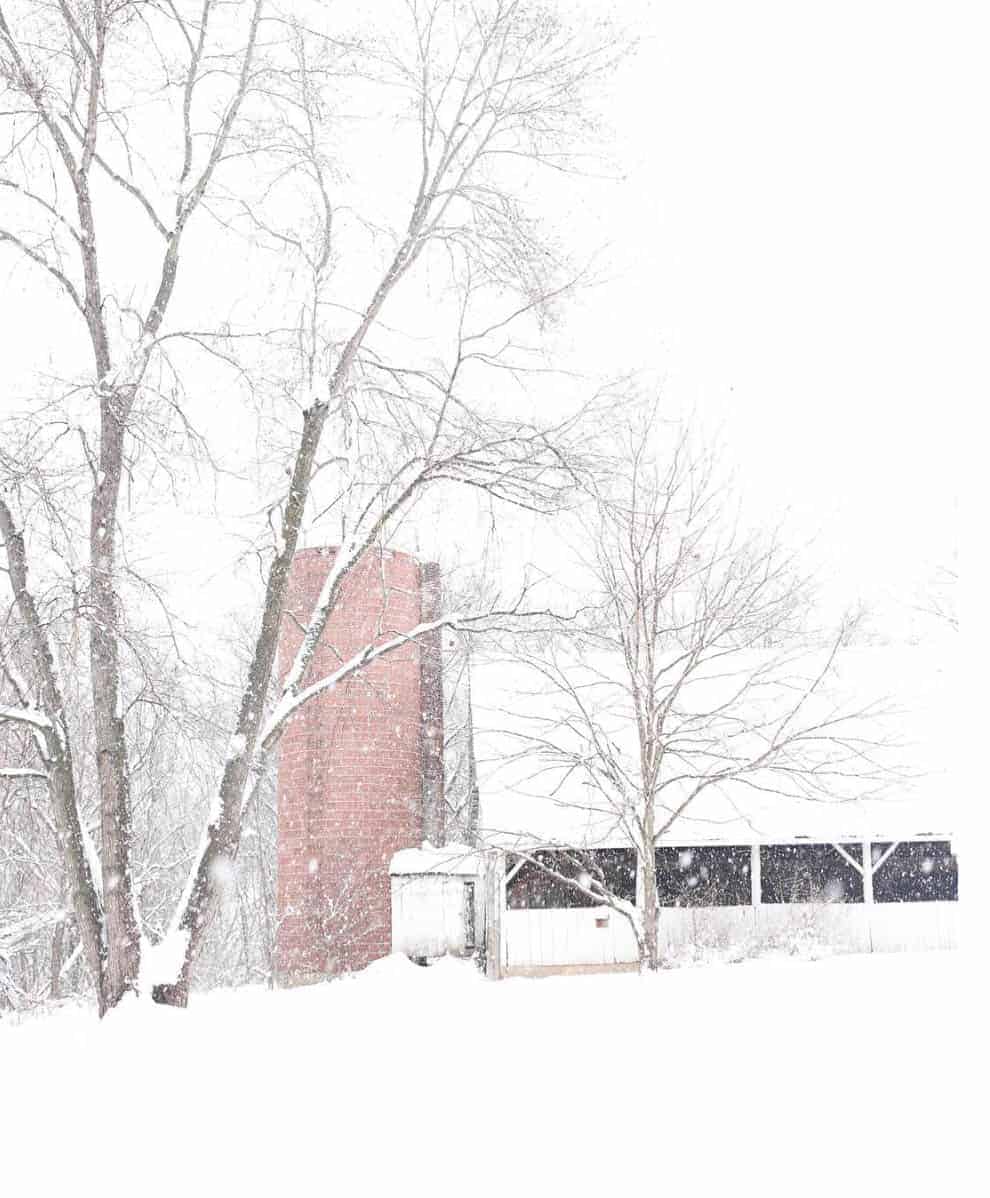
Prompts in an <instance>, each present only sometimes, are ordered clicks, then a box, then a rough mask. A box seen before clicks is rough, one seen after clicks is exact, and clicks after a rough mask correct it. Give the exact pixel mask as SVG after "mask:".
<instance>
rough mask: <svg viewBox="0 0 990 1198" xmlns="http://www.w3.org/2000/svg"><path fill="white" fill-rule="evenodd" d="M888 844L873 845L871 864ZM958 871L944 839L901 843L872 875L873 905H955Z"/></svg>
mask: <svg viewBox="0 0 990 1198" xmlns="http://www.w3.org/2000/svg"><path fill="white" fill-rule="evenodd" d="M890 845H891V842H889V841H888V842H887V843H886V844H883V843H874V844H872V845H871V846H870V853H871V856H872V859H873V863H874V865H876V863H877V862H878V861H880V860H881V858H882V857H883V855H884V853H886V851H887V850H888V849H889V848H890ZM958 897H959V868H958V865H957V863H956V859H955V857H954V856H953V855H952V846H951V845H950V844H949V842H948V841H947V840H917V841H915V840H903V841H901V843H900V844H899V845H897V847H896V848H895V849H894V850H893V852H892V853H891V854H890V856H889V857H888V858H887V859H886V860H885V861H884V862H883V864H882V865H880V866H879V868H878V869H876V871H875V872H874V874H873V901H874V902H875V903H931V902H955V901H956V900H957V899H958Z"/></svg>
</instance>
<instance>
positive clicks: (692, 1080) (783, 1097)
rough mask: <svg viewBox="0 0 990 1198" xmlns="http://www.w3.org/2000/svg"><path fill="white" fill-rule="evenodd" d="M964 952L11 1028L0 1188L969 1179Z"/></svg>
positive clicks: (858, 1186)
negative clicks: (967, 1159) (99, 1022)
mask: <svg viewBox="0 0 990 1198" xmlns="http://www.w3.org/2000/svg"><path fill="white" fill-rule="evenodd" d="M967 960H968V958H967V956H966V955H965V954H963V953H941V954H904V955H897V956H894V955H890V956H873V957H838V958H832V959H829V960H824V961H817V962H808V961H797V960H790V959H785V960H775V961H755V962H749V963H745V964H739V965H722V966H706V967H703V968H685V969H680V970H674V971H671V972H668V973H663V974H661V975H659V976H657V977H653V978H639V977H637V976H635V975H629V974H618V975H607V976H603V975H596V976H582V977H560V978H546V979H541V980H538V981H537V980H523V979H513V980H510V981H506V982H502V983H498V984H495V983H489V982H486V981H485V980H484V979H483V978H482V977H481V976H480V975H479V974H478V973H477V972H476V971H475V970H474V969H473V967H472V966H470V965H464V964H459V963H454V962H452V961H445V962H441V963H440V964H438V965H436V966H433V967H432V968H429V969H422V968H419V967H417V966H415V965H412V964H410V963H409V962H407V961H406V960H405V959H404V958H399V957H391V958H388V959H386V960H384V961H381V962H379V963H377V964H375V965H373V966H372V967H371V968H370V969H368V970H367V971H365V972H364V973H363V974H360V975H358V976H356V977H352V978H348V979H344V980H341V981H338V982H334V983H332V984H329V985H325V986H317V987H310V988H307V989H301V990H295V991H287V992H281V993H275V994H271V993H268V992H266V991H264V990H242V991H234V992H226V993H214V994H211V995H206V996H196V997H195V998H194V1003H193V1005H192V1006H191V1008H190V1010H189V1011H188V1012H176V1011H171V1010H163V1009H155V1008H150V1007H142V1006H140V1005H139V1004H137V1003H136V1002H135V1003H133V1004H132V1005H131V1006H129V1007H127V1008H125V1009H123V1010H121V1011H120V1012H119V1013H118V1014H117V1015H115V1016H114V1017H112V1018H110V1019H108V1020H107V1021H106V1022H105V1023H104V1024H103V1025H102V1026H101V1025H100V1024H98V1023H97V1021H96V1019H95V1017H94V1016H93V1015H92V1014H91V1013H89V1012H83V1011H79V1010H66V1011H62V1012H60V1013H59V1014H57V1015H54V1016H50V1017H45V1018H38V1019H31V1020H27V1021H25V1022H24V1023H22V1024H20V1025H9V1024H8V1025H5V1026H0V1112H2V1119H0V1194H5V1195H7V1194H9V1195H14V1194H17V1195H28V1194H30V1195H34V1194H39V1195H40V1194H45V1195H47V1194H56V1193H73V1194H90V1193H93V1194H97V1193H98V1194H100V1195H103V1196H106V1198H116V1196H117V1195H131V1194H134V1195H157V1194H169V1195H171V1196H173V1198H174V1196H176V1195H186V1194H188V1195H197V1196H198V1195H201V1194H216V1195H218V1196H219V1195H244V1194H265V1195H292V1194H307V1195H308V1194H328V1195H329V1194H379V1193H389V1194H392V1195H397V1194H401V1195H405V1194H420V1193H437V1194H454V1193H464V1194H466V1195H471V1194H495V1193H498V1194H513V1195H520V1194H522V1195H529V1194H535V1193H541V1194H554V1195H555V1194H558V1193H564V1192H567V1193H574V1194H586V1193H607V1192H613V1193H619V1192H622V1191H620V1190H618V1189H617V1188H616V1187H619V1186H626V1187H627V1186H629V1185H632V1184H635V1185H636V1187H637V1188H636V1190H635V1191H633V1190H626V1191H625V1192H628V1193H636V1194H637V1195H638V1194H643V1195H646V1194H650V1195H653V1194H656V1195H663V1194H666V1193H669V1192H671V1189H672V1188H673V1191H674V1192H676V1193H677V1194H678V1195H682V1194H683V1195H688V1194H690V1195H694V1196H707V1195H713V1194H722V1193H726V1194H731V1195H733V1196H736V1195H744V1194H756V1195H768V1194H771V1195H778V1194H779V1195H785V1194H787V1195H790V1194H794V1195H804V1194H830V1195H831V1194H834V1195H844V1196H850V1195H852V1196H857V1198H858V1196H860V1195H867V1194H877V1195H881V1194H883V1195H886V1194H895V1193H896V1194H898V1195H900V1194H946V1195H953V1196H954V1198H959V1196H960V1195H968V1194H976V1193H983V1192H985V1190H984V1188H983V1183H984V1181H985V1177H983V1178H982V1180H980V1175H978V1174H973V1173H971V1172H970V1170H969V1169H968V1168H967V1162H966V1159H965V1158H966V1144H967V1140H968V1136H967V1123H968V1119H969V1118H970V1115H968V1114H967V1112H970V1113H972V1114H974V1115H975V1116H976V1117H980V1116H979V1111H980V1108H981V1107H983V1106H984V1104H985V1097H983V1095H984V1093H985V1091H984V1085H985V1080H981V1081H980V1086H979V1090H978V1091H976V1092H974V1093H973V1094H972V1095H970V1094H968V1093H967V1089H968V1088H969V1087H968V1084H967V1080H966V1078H967V1073H968V1069H969V1067H970V1058H971V1055H972V1053H973V1052H974V1051H975V1047H976V1044H977V1040H976V1036H975V1034H974V1024H973V1012H974V1010H975V1008H976V1002H975V1000H974V999H973V998H972V997H971V996H972V993H973V988H972V987H971V986H970V985H969V984H968V982H967V978H968V974H969V970H968V968H967ZM981 1005H982V1004H981ZM973 1072H974V1075H977V1071H976V1069H975V1067H974V1070H973ZM983 1078H984V1079H985V1075H983ZM974 1121H975V1120H974ZM969 1126H970V1127H972V1124H971V1123H970V1124H969ZM982 1173H983V1170H982V1168H981V1170H980V1174H982ZM606 1187H607V1188H606Z"/></svg>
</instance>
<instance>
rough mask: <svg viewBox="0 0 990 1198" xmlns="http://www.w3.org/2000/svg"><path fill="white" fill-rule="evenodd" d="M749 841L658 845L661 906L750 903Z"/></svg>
mask: <svg viewBox="0 0 990 1198" xmlns="http://www.w3.org/2000/svg"><path fill="white" fill-rule="evenodd" d="M750 855H751V854H750V848H749V846H748V845H705V846H702V847H679V848H674V847H667V846H664V847H663V848H659V849H657V854H656V862H657V902H658V903H659V904H660V906H661V907H748V906H749V904H750V903H751V901H752V891H751V884H750Z"/></svg>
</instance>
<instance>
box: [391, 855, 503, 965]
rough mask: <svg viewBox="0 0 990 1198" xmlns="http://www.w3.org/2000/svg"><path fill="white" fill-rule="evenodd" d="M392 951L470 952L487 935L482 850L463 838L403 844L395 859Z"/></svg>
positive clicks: (426, 954)
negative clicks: (436, 844) (456, 841)
mask: <svg viewBox="0 0 990 1198" xmlns="http://www.w3.org/2000/svg"><path fill="white" fill-rule="evenodd" d="M389 874H390V875H391V882H392V951H393V952H400V953H405V954H406V956H408V957H413V958H415V959H428V958H431V957H443V956H446V955H448V954H449V955H451V956H457V957H466V956H470V955H471V954H472V953H474V951H475V950H476V949H477V948H478V947H480V946H481V944H482V942H483V936H484V923H483V911H482V902H481V898H482V896H481V893H480V883H481V874H482V860H481V854H480V853H478V852H477V851H475V850H474V849H472V848H470V847H469V846H467V845H463V844H448V845H443V846H442V847H440V848H434V847H433V845H431V844H429V843H428V842H424V844H423V847H422V848H419V849H402V850H401V851H400V852H398V853H396V854H395V856H394V857H393V858H392V861H391V864H390V865H389Z"/></svg>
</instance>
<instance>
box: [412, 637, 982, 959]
mask: <svg viewBox="0 0 990 1198" xmlns="http://www.w3.org/2000/svg"><path fill="white" fill-rule="evenodd" d="M568 668H569V669H571V670H572V671H573V670H577V672H578V677H579V678H580V677H581V674H580V672H581V670H582V669H584V670H586V671H587V672H588V673H587V678H586V679H585V682H586V684H587V686H588V687H589V688H590V689H592V690H593V689H594V687H595V685H597V682H596V680H598V682H600V681H601V680H602V669H601V663H600V662H595V664H594V667H593V668H592V667H591V666H588V665H587V663H582V662H570V663H568ZM718 684H719V685H724V684H725V683H724V679H722V678H720V679H719V681H718ZM471 688H472V696H473V703H472V716H473V724H474V749H475V756H476V759H477V785H478V789H479V792H480V810H481V821H480V822H481V829H480V843H481V844H482V845H483V846H484V848H483V849H481V850H472V849H469V848H467V847H466V846H463V845H451V846H446V847H445V848H444V849H440V850H435V851H432V852H431V853H427V854H422V853H420V854H419V856H417V855H416V851H413V854H401V853H400V854H398V855H397V857H396V859H395V860H394V861H393V866H392V875H393V877H392V888H393V944H394V947H395V948H396V949H399V950H401V951H405V952H407V953H409V955H410V956H414V957H422V958H428V957H432V956H437V955H441V953H442V952H452V953H457V954H463V953H466V952H473V951H476V950H478V949H482V950H483V951H484V952H485V953H486V957H487V968H488V970H489V972H490V973H491V974H492V975H494V976H501V975H504V974H540V973H546V972H562V971H570V970H581V971H585V970H593V969H613V968H634V967H635V966H636V963H637V961H638V950H637V944H636V938H635V935H634V932H633V928H632V925H631V923H630V922H629V920H628V919H627V918H626V917H625V916H624V915H623V914H622V913H621V912H620V911H619V910H616V909H613V908H610V907H608V906H606V905H603V904H602V903H600V902H596V901H594V900H593V899H591V898H589V897H588V896H587V895H585V894H583V893H581V891H580V890H579V889H577V888H575V887H573V886H569V885H567V883H566V882H565V881H562V880H561V879H560V877H559V876H555V875H559V874H561V873H563V874H568V873H570V874H571V875H574V874H575V871H579V870H581V869H582V868H589V869H596V868H597V869H599V870H601V871H602V874H601V875H600V876H603V877H607V879H608V881H609V886H610V889H611V891H612V892H613V893H616V894H619V895H621V897H622V898H623V899H625V900H627V901H629V902H630V903H634V904H636V905H637V906H638V907H640V909H641V906H642V900H643V895H642V878H641V876H640V875H641V871H640V870H638V869H637V854H636V851H635V850H634V849H633V847H632V843H631V840H630V836H629V834H628V824H627V823H626V822H625V821H624V819H623V816H622V811H621V803H620V802H618V801H617V800H616V799H615V796H614V795H612V796H610V795H609V794H608V793H607V791H608V788H607V787H603V786H601V785H600V784H599V783H598V782H597V781H596V780H594V779H591V780H589V778H590V776H589V774H588V772H587V771H583V770H582V769H580V768H575V767H574V765H573V761H574V757H575V754H574V753H573V752H571V750H572V749H573V747H574V746H573V743H572V740H568V738H569V737H572V733H573V729H572V727H571V724H570V722H569V721H568V719H567V718H566V715H565V713H564V712H563V710H562V708H561V706H560V700H559V697H558V696H556V695H554V694H553V693H552V692H551V691H550V690H548V688H547V685H546V679H545V676H544V675H543V673H542V671H541V670H540V669H538V668H536V669H534V668H533V667H532V666H526V665H520V663H519V662H506V661H497V660H494V659H489V660H486V661H482V662H477V663H475V666H474V669H473V671H472V678H471ZM839 692H844V693H845V695H846V696H847V697H848V696H852V698H853V699H854V700H856V701H859V702H866V701H872V700H874V699H885V698H892V699H893V700H894V702H895V703H896V705H897V708H898V710H897V712H896V720H895V721H894V722H893V724H892V725H891V724H890V723H889V722H888V728H887V731H888V732H889V731H890V728H891V727H893V728H894V730H895V731H896V742H897V743H896V744H890V745H888V746H886V747H885V748H884V749H883V750H882V752H881V751H880V750H877V752H881V756H882V755H883V754H886V755H887V756H886V764H887V765H888V766H894V767H896V770H897V772H898V778H897V781H896V782H894V783H892V784H888V785H886V786H884V787H883V788H882V789H879V790H878V789H876V788H865V787H864V786H863V785H862V779H857V782H858V783H859V785H858V786H857V787H853V788H852V789H848V788H846V787H844V786H843V785H842V779H841V778H840V779H837V781H836V785H835V787H834V793H832V788H831V787H830V788H829V793H828V794H821V793H817V792H816V793H815V797H813V798H808V797H806V796H803V795H802V794H799V793H790V792H788V788H787V786H779V785H777V784H776V782H775V783H774V785H772V786H760V785H756V786H752V785H748V784H746V785H741V784H732V785H725V784H722V785H719V786H712V787H709V788H707V789H706V790H705V791H704V793H703V794H701V795H699V796H698V798H697V799H695V800H694V801H693V802H692V803H691V804H690V806H689V807H687V808H686V809H685V810H684V812H683V813H682V814H681V815H680V816H679V817H678V818H677V819H675V820H674V821H673V822H672V823H671V826H670V827H669V828H668V829H666V830H665V831H664V832H663V833H662V835H661V836H659V838H658V839H657V841H656V861H657V874H658V887H659V895H658V898H659V904H660V916H659V928H660V932H659V935H660V951H661V956H662V957H663V958H664V959H665V960H668V961H677V960H685V959H692V958H697V957H699V956H702V955H704V956H707V955H712V954H715V955H720V956H724V957H727V958H729V959H732V958H733V957H739V956H743V955H747V954H750V953H753V952H759V951H767V950H773V949H778V950H783V951H788V950H790V951H796V950H798V949H802V948H809V949H811V950H813V951H819V952H869V951H896V950H901V949H944V948H952V947H954V946H955V945H956V944H957V943H958V937H959V928H958V919H959V902H958V866H957V860H956V852H955V848H956V846H955V845H954V843H953V829H954V827H955V813H954V810H953V804H952V797H953V796H952V789H951V786H950V778H949V771H948V765H949V757H948V748H947V746H949V745H950V744H951V741H952V734H951V725H950V720H951V711H952V705H951V702H950V699H951V695H950V694H949V684H948V677H947V674H946V671H945V668H944V666H943V664H942V662H941V659H939V658H937V657H933V656H931V655H929V654H926V653H925V652H923V651H922V650H920V649H915V648H914V647H905V648H901V649H896V650H894V649H887V648H884V649H869V650H857V651H855V652H852V653H850V654H849V655H847V659H846V664H845V666H844V667H843V668H842V670H840V671H839V675H838V677H837V678H836V679H835V680H834V683H833V684H832V690H831V691H830V692H829V693H828V695H827V696H825V697H823V698H822V699H821V701H822V702H829V703H832V702H835V701H836V695H837V694H838V693H839ZM603 693H604V695H605V696H606V698H605V703H604V709H603V720H604V727H605V728H606V730H607V732H608V735H609V737H610V744H611V745H612V747H613V749H614V752H615V753H616V755H617V756H621V755H622V754H627V755H628V754H632V753H634V752H635V743H634V741H633V740H631V739H630V738H631V737H632V736H633V733H632V729H631V725H630V723H629V719H628V712H626V711H624V710H623V707H622V702H621V696H618V695H617V694H616V693H615V692H614V691H610V690H609V685H608V679H605V683H604V692H603ZM816 701H818V700H817V698H816ZM871 727H872V725H871ZM549 742H552V746H553V748H554V749H555V750H556V749H559V748H560V747H561V745H564V746H565V747H567V752H565V753H564V754H562V755H561V754H557V753H556V752H546V751H544V750H545V748H546V745H547V743H549ZM534 743H535V744H536V749H535V751H534ZM670 805H671V807H672V808H676V806H677V803H676V802H671V804H670ZM541 863H542V865H543V866H544V867H546V866H548V865H549V866H550V867H551V869H552V871H553V872H549V871H548V869H547V868H541ZM466 928H469V929H470V931H469V932H467V933H465V929H466ZM472 941H473V944H472V943H471V942H472Z"/></svg>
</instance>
